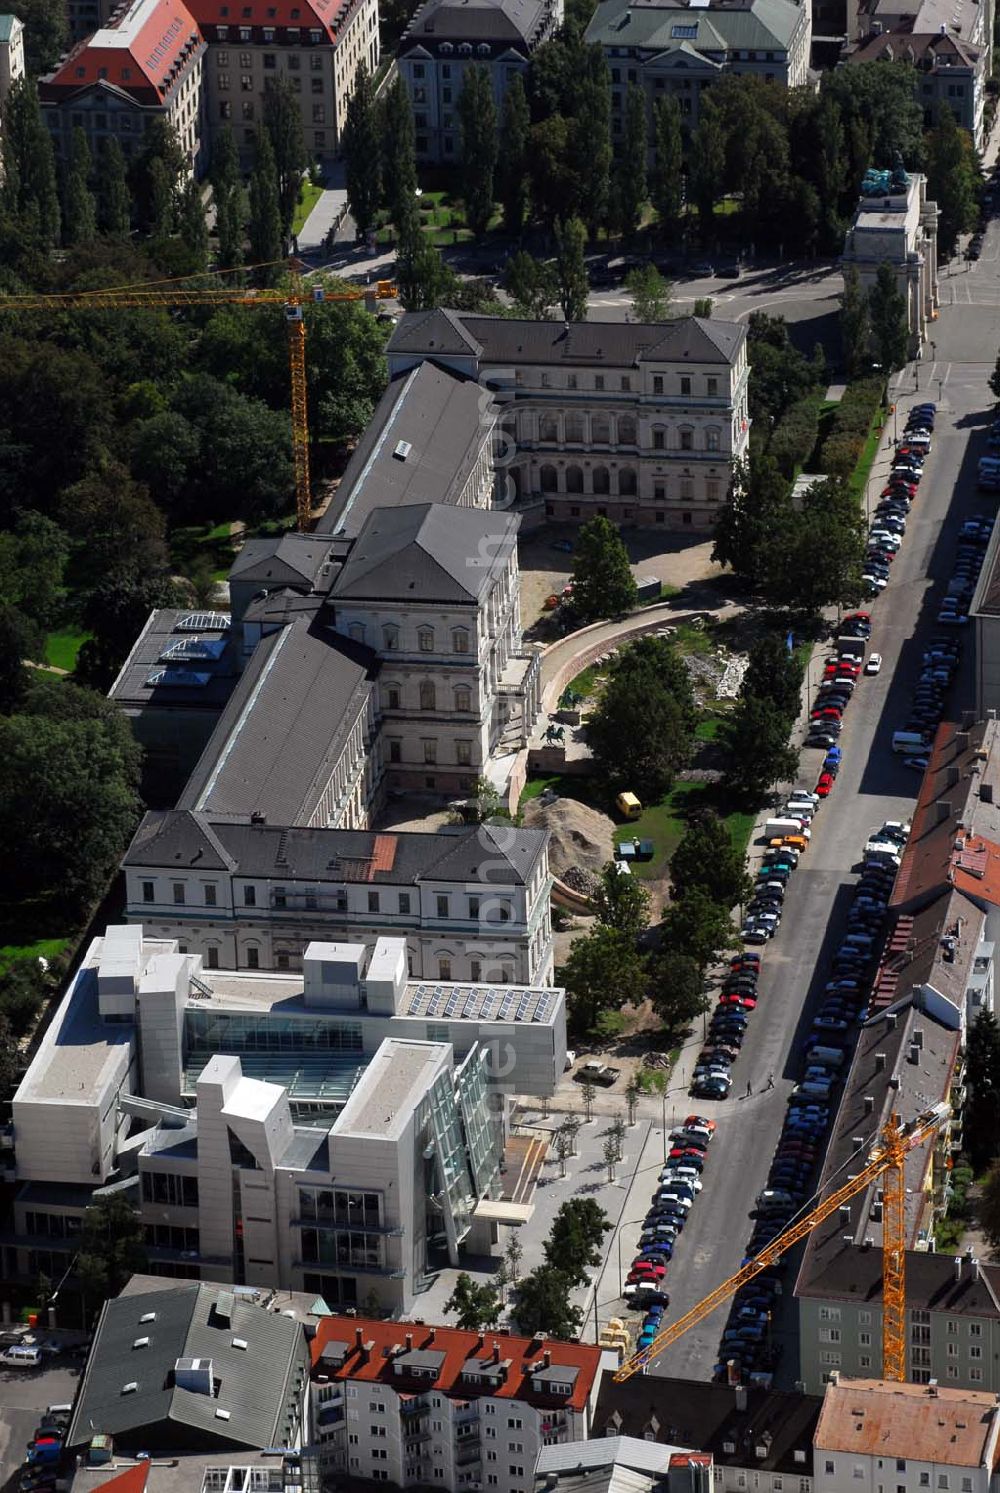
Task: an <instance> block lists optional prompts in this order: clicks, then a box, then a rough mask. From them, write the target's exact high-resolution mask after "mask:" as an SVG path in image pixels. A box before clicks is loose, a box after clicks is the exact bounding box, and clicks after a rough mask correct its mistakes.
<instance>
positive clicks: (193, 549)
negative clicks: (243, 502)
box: [170, 519, 234, 581]
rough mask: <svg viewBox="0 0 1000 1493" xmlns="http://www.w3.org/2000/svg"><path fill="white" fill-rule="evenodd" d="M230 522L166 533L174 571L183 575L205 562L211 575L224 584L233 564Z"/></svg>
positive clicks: (193, 526) (192, 526)
mask: <svg viewBox="0 0 1000 1493" xmlns="http://www.w3.org/2000/svg"><path fill="white" fill-rule="evenodd" d="M231 530H232V522H231V521H230V520H229V519H224V520H223V521H222V522H221V523H218V524H193V525H190V526H186V527H184V528H179V529H172V530H171V532H170V560H171V563H172V565H173V566H174V569H175V570H177V571H179V572H180V574H181V575H187V574H188V573H189V572H190V570H191V567H192V566H193V565H194V564H195V563H196V562H199V563H200V562H201V561H202V560H203V559H206V558H207V559H208V561H209V563H210V565H211V567H212V575H213V576H214V578H215V579H216V580H217V581H224V580H225V578H226V576H227V575H228V574H229V567H230V566H231V565H232V563H233V555H234V549H233V537H232V533H231Z"/></svg>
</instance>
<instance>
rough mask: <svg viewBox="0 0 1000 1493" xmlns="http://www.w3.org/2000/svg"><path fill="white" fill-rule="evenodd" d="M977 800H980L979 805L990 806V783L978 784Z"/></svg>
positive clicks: (991, 786)
mask: <svg viewBox="0 0 1000 1493" xmlns="http://www.w3.org/2000/svg"><path fill="white" fill-rule="evenodd" d="M979 800H980V802H981V803H984V804H991V803H992V802H993V784H992V783H980V785H979Z"/></svg>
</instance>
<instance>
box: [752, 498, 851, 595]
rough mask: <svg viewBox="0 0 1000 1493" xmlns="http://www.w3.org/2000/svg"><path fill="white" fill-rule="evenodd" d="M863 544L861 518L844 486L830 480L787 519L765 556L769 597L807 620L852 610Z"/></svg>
mask: <svg viewBox="0 0 1000 1493" xmlns="http://www.w3.org/2000/svg"><path fill="white" fill-rule="evenodd" d="M865 543H866V529H865V519H864V514H863V513H862V512H861V510H860V509H859V507H858V505H857V500H856V499H855V497H854V495H853V494H852V492H851V490H850V488H849V487H848V485H847V482H846V481H845V480H844V479H842V478H837V477H828V478H827V479H826V481H824V482H821V483H818V484H816V485H815V486H814V487H813V488H811V489H810V491H809V492H808V493H807V494H806V496H805V498H804V499H803V503H802V510H801V512H798V513H795V512H793V513H790V514H789V515H788V518H787V520H786V522H785V525H784V527H783V529H782V532H781V535H780V537H779V540H778V543H777V544H776V545H775V546H774V548H773V549H772V550H771V552H770V555H769V557H768V562H767V567H766V572H767V573H766V576H765V581H764V588H765V591H766V593H767V595H768V596H769V597H770V598H771V599H772V600H773V601H774V602H775V603H776V604H777V605H781V606H785V607H788V608H789V609H791V610H797V611H800V612H804V613H806V614H807V615H809V616H814V615H816V614H817V613H818V612H819V611H820V610H821V608H822V607H824V606H832V605H833V604H834V603H844V604H847V605H854V604H855V603H857V602H858V601H860V600H861V596H862V585H861V573H862V570H863V568H864V554H865ZM807 556H811V561H809V562H808V563H806V565H805V569H804V570H803V568H802V566H803V562H804V560H805V559H806V557H807Z"/></svg>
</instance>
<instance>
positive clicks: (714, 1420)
mask: <svg viewBox="0 0 1000 1493" xmlns="http://www.w3.org/2000/svg"><path fill="white" fill-rule="evenodd" d="M821 1406H822V1401H821V1400H820V1399H819V1398H818V1397H817V1396H815V1395H812V1394H801V1393H798V1392H795V1393H793V1392H790V1391H788V1390H776V1389H771V1388H767V1387H764V1386H762V1385H755V1384H749V1385H745V1384H737V1385H730V1384H713V1383H703V1382H699V1381H697V1380H693V1379H669V1378H660V1377H659V1376H656V1377H655V1378H654V1377H652V1376H650V1375H644V1374H635V1375H633V1377H632V1378H631V1379H626V1380H625V1381H624V1382H623V1383H621V1384H616V1383H615V1381H614V1378H613V1376H612V1375H611V1374H605V1375H604V1376H603V1377H602V1380H601V1387H600V1391H599V1394H598V1401H597V1410H596V1414H595V1417H594V1431H593V1434H594V1436H603V1437H606V1438H608V1439H609V1440H612V1441H614V1440H618V1439H619V1438H623V1439H628V1438H635V1439H636V1440H638V1441H641V1442H645V1443H646V1444H647V1445H649V1446H650V1447H651V1448H657V1449H658V1448H660V1447H667V1448H669V1449H670V1450H671V1452H672V1453H673V1455H672V1456H671V1460H670V1471H669V1476H668V1479H667V1480H666V1481H665V1482H664V1483H662V1484H661V1487H666V1488H668V1489H674V1488H675V1487H680V1488H685V1489H698V1490H701V1489H713V1490H715V1493H747V1490H748V1489H755V1490H757V1493H813V1433H814V1431H815V1428H816V1422H817V1420H818V1418H819V1414H820V1409H821ZM678 1447H685V1448H694V1452H693V1453H688V1454H687V1455H685V1454H683V1453H679V1452H678V1451H677V1450H676V1449H677V1448H678Z"/></svg>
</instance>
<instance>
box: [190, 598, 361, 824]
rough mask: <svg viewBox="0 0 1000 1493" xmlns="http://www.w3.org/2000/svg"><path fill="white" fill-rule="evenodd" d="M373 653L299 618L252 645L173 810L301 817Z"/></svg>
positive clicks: (349, 721) (321, 782)
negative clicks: (254, 645) (252, 650)
mask: <svg viewBox="0 0 1000 1493" xmlns="http://www.w3.org/2000/svg"><path fill="white" fill-rule="evenodd" d="M374 665H375V655H374V654H373V653H372V651H371V649H369V648H365V647H364V646H363V645H362V644H361V643H355V642H353V641H351V640H350V639H349V638H345V637H341V636H340V635H339V634H337V633H335V632H334V631H333V630H332V628H331V627H330V626H329V625H328V624H324V621H323V619H322V617H321V616H314V617H313V618H309V617H308V616H307V617H304V618H301V619H299V620H298V621H296V622H294V623H293V624H292V625H291V626H289V627H285V628H282V630H281V631H280V632H274V633H271V634H270V635H269V636H268V637H266V638H264V639H262V641H261V642H260V643H259V644H258V646H257V648H256V649H255V650H254V654H253V657H252V658H251V660H250V662H249V664H248V665H247V667H246V670H245V671H244V673H243V675H242V677H241V679H240V682H239V684H238V685H237V687H236V690H235V691H234V693H233V696H232V699H231V700H230V701H229V704H228V705H227V706H226V709H225V711H224V712H223V715H222V719H221V720H220V721H219V724H218V725H217V726H216V728H215V730H214V731H213V732H212V735H211V737H210V738H209V741H208V745H207V746H206V748H205V750H204V752H203V753H202V755H201V757H200V759H199V761H198V763H197V765H196V767H195V769H194V772H193V773H192V774H191V776H190V778H189V779H188V781H187V783H186V784H185V786H184V791H183V793H182V794H181V796H180V799H179V800H178V808H182V809H198V810H203V811H204V812H205V813H207V814H208V815H221V816H225V815H230V814H231V815H236V816H238V817H241V818H249V817H250V815H251V814H253V813H260V814H263V815H264V816H265V818H266V819H268V820H270V821H271V822H272V823H274V824H296V823H299V822H300V820H301V819H302V818H308V816H309V814H310V813H311V812H312V810H313V808H314V807H315V803H314V799H315V798H316V796H317V795H318V794H319V793H321V792H322V790H323V787H324V786H325V782H326V779H327V777H328V776H329V773H330V772H331V771H332V769H333V765H334V763H335V762H336V760H337V757H338V756H339V753H340V751H341V749H342V745H343V737H344V733H345V732H347V731H350V729H351V727H352V726H353V723H354V719H355V715H356V711H353V710H352V709H351V708H350V707H351V704H352V701H354V700H355V699H356V697H357V694H358V691H359V690H360V689H361V688H362V687H363V686H365V685H366V682H367V680H368V679H370V678H371V677H373V673H372V671H373V668H374Z"/></svg>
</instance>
